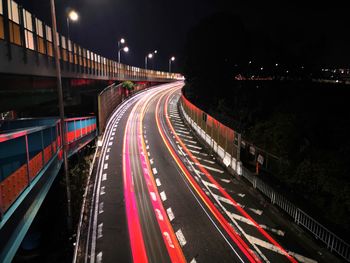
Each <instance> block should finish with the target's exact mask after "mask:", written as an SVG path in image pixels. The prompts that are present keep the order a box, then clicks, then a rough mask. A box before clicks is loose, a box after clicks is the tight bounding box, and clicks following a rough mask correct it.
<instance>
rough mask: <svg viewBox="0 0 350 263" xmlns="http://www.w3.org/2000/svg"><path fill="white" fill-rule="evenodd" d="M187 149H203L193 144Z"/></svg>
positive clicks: (188, 145)
mask: <svg viewBox="0 0 350 263" xmlns="http://www.w3.org/2000/svg"><path fill="white" fill-rule="evenodd" d="M186 146H187V147H190V148H193V149H197V150H202V147H199V146H196V145H192V144H186Z"/></svg>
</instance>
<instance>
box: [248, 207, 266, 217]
mask: <svg viewBox="0 0 350 263" xmlns="http://www.w3.org/2000/svg"><path fill="white" fill-rule="evenodd" d="M248 209H249V210H250V211H252V212H253V213H254V214H257V215H259V216H261V215H262V213H263V211H262V210H259V209H255V208H248Z"/></svg>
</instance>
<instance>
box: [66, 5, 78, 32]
mask: <svg viewBox="0 0 350 263" xmlns="http://www.w3.org/2000/svg"><path fill="white" fill-rule="evenodd" d="M78 19H79V15H78V13H77V12H76V11H74V10H71V11H69V13H68V16H67V35H68V39H70V32H69V21H70V20H72V21H73V22H76V21H78Z"/></svg>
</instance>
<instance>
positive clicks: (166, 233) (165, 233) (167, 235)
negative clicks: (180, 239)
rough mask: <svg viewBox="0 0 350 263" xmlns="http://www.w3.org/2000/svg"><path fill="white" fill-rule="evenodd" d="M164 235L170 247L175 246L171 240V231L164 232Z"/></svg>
mask: <svg viewBox="0 0 350 263" xmlns="http://www.w3.org/2000/svg"><path fill="white" fill-rule="evenodd" d="M163 235H164V236H165V238H166V240H167V241H168V244H169V247H171V248H175V246H174V244H173V242H172V241H171V238H170V235H169V233H168V232H163Z"/></svg>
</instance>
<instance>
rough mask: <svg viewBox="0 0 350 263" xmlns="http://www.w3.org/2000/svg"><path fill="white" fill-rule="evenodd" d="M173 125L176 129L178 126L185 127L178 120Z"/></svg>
mask: <svg viewBox="0 0 350 263" xmlns="http://www.w3.org/2000/svg"><path fill="white" fill-rule="evenodd" d="M174 125H175V126H177V128H178V129H180V127H183V128H185V127H186V126H185V125H183V124H181V123H179V122H176V123H174Z"/></svg>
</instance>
